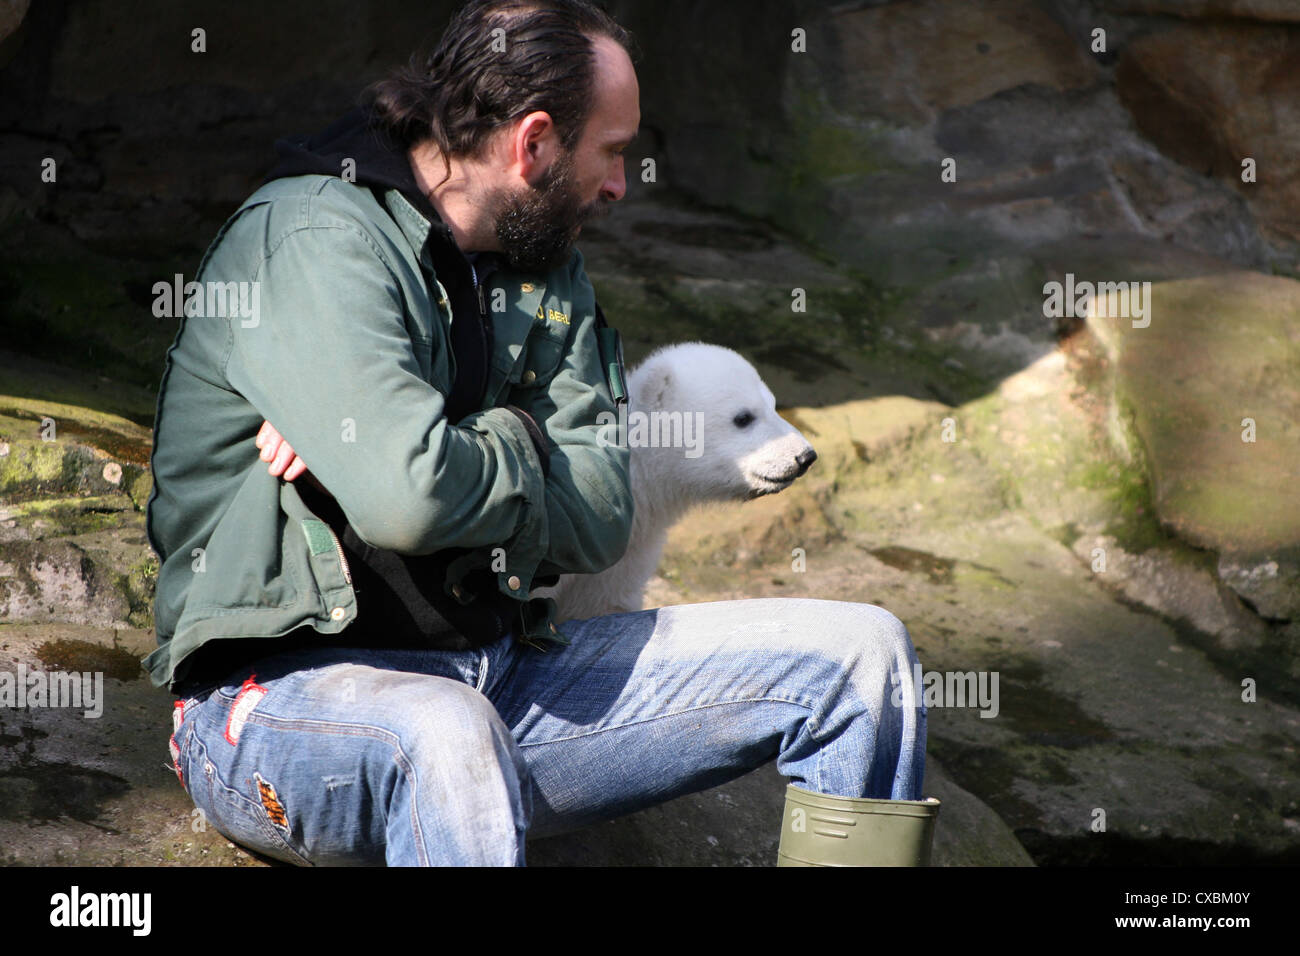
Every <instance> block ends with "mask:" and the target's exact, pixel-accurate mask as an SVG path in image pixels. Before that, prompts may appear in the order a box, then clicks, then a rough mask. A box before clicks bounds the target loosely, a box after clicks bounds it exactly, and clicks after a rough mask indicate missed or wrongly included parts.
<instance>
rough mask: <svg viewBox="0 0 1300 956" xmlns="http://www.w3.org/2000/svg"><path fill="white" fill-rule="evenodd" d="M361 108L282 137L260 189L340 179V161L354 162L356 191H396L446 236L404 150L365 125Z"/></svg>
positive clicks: (372, 127)
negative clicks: (297, 180)
mask: <svg viewBox="0 0 1300 956" xmlns="http://www.w3.org/2000/svg"><path fill="white" fill-rule="evenodd" d="M369 117H370V114H369V112H368V110H366V108H365V107H360V106H358V107H356V108H355V109H353V110H352V111H351V112H349V113H347V114H346V115H344V116H342V117H341V118H339V119H338V120H337V121H335V122H334V123H333V124H331V125H330V126H329V127H327V128H325V129H323V130H321V131H320V132H319V133H316V134H315V135H312V136H307V135H296V136H287V137H285V138H284V139H279V140H276V143H275V152H276V154H277V155H278V156H279V159H278V160H277V161H276V163H275V165H274V166H273V167H272V168H271V171H270V172H269V173H267V174H266V178H265V179H263V180H262V183H263V185H265V184H266V183H269V182H271V181H272V180H274V179H284V178H285V177H288V176H304V175H323V176H341V175H342V170H343V161H344V160H345V159H352V160H354V161H355V162H356V182H357V184H358V185H361V186H378V187H380V188H382V189H397V190H399V191H401V193H402V195H403V196H405V197H406V199H407V201H408V202H409V203H410V204H411V205H412V206H414V207H415V208H416V209H418V210H419V211H420V214H421V215H423V216H424V217H425V218H426V219H428V220H429V221H430V222H431V223H433V225H434V227H435V228H436V229H438V230H439V231H441V232H443V233H444V234H445V235H447V236H448V237H450V233H451V231H450V229H448V228H447V226H446V224H445V223H443V221H442V219H441V218H440V217H439V216H438V213H437V211H436V210H434V208H433V206H432V205H431V204H430V202H429V200H428V198H427V197H426V196H425V195H424V193H422V192H421V191H420V187H419V186H418V185H417V184H416V182H415V174H414V173H413V172H412V171H411V163H410V161H409V160H408V159H407V158H406V151H405V150H404V149H402V148H401V147H399V146H397V145H395V144H394V143H393V142H392V140H390V139H389V138H388V137H387V136H386V135H385V134H384V133H383V132H382V131H381V130H380V129H378V128H377V127H374V126H372V125H371V124H370V120H369Z"/></svg>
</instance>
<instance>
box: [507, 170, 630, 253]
mask: <svg viewBox="0 0 1300 956" xmlns="http://www.w3.org/2000/svg"><path fill="white" fill-rule="evenodd" d="M574 152H576V150H574V151H569V152H565V153H563V154H562V155H561V156H560V158H559V159H557V160H556V161H555V162H553V163H552V164H551V166H550V168H549V169H547V171H546V173H545V175H544V176H543V177H542V180H541V182H539V183H538V184H537V185H536V186H534V187H530V188H529V189H528V191H527V193H526V194H524V195H522V196H521V195H510V196H506V197H504V198H503V200H502V202H501V204H500V208H499V210H498V212H497V214H496V234H497V242H499V243H500V244H501V251H502V252H503V253H504V254H505V256H506V259H507V260H508V261H509V263H510V267H511V268H512V269H516V270H518V271H520V272H550V271H551V270H552V269H558V268H560V267H561V266H562V265H564V264H565V263H566V262H568V260H569V255H570V251H571V250H572V248H573V243H574V242H575V241H576V240H577V238H578V231H579V230H580V229H581V228H582V224H583V223H584V222H586V221H587V220H588V219H591V218H592V217H594V216H601V215H604V214H606V213H608V212H609V200H607V199H605V198H604V197H603V196H597V197H596V198H595V199H593V200H591V201H590V202H584V201H583V197H582V196H580V195H579V194H578V191H577V189H576V185H575V183H576V176H575V174H574V168H575V163H574Z"/></svg>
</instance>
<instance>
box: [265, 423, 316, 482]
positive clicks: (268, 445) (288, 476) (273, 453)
mask: <svg viewBox="0 0 1300 956" xmlns="http://www.w3.org/2000/svg"><path fill="white" fill-rule="evenodd" d="M255 444H256V445H257V447H258V448H260V449H262V454H261V456H260V457H261V459H262V461H269V462H270V463H271V465H270V467H269V468H268V469H267V470H268V471H269V472H270V473H271V474H272V475H274V476H275V477H277V478H284V480H285V481H293V480H294V479H295V478H297V477H298V476H299V475H301V474H303V473H304V472H306V471H307V463H306V462H304V461H303V460H302V459H301V458H299V457H298V456H297V455H295V454H294V453H293V447H292V446H291V445H290V444H289V443H288V442H287V441H285V440H284V436H283V435H281V434H280V433H279V432H278V431H276V430H275V426H274V425H272V424H271V423H270V422H262V430H261V431H259V432H258V433H257V441H256V443H255Z"/></svg>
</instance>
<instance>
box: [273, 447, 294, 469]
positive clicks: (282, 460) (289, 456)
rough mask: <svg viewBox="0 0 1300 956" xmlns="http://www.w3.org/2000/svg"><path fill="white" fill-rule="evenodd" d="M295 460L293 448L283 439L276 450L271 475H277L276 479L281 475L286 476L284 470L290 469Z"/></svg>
mask: <svg viewBox="0 0 1300 956" xmlns="http://www.w3.org/2000/svg"><path fill="white" fill-rule="evenodd" d="M293 459H294V454H293V448H292V447H291V446H290V445H289V443H288V442H287V441H284V440H283V439H281V441H280V447H279V448H278V449H277V450H276V453H275V460H274V461H272V462H271V467H270V472H271V474H273V475H275V476H276V477H279V476H280V475H282V474H284V470H285V469H286V468H288V467H289V463H290V462H291V461H293Z"/></svg>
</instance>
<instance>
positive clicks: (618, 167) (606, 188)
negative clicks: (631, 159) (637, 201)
mask: <svg viewBox="0 0 1300 956" xmlns="http://www.w3.org/2000/svg"><path fill="white" fill-rule="evenodd" d="M626 194H627V179H626V178H624V176H623V157H622V156H620V157H619V158H618V162H617V163H616V164H615V166H614V173H613V175H612V176H610V177H609V178H608V179H606V180H605V184H604V185H603V186H601V187H600V195H601V196H602V197H603V198H605V199H607V200H609V201H610V202H617V201H618V200H620V199H622V198H623V197H624V196H625V195H626Z"/></svg>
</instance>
